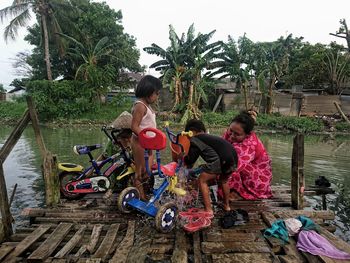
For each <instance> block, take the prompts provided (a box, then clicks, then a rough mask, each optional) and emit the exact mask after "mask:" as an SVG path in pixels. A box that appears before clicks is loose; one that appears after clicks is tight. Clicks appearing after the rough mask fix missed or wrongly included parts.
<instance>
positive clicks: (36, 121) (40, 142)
mask: <svg viewBox="0 0 350 263" xmlns="http://www.w3.org/2000/svg"><path fill="white" fill-rule="evenodd" d="M26 99H27V105H28V110H29V115H30V119H31V121H32V125H33V129H34V134H35V139H36V142H37V144H38V145H39V149H40V152H41V157H42V158H44V157H45V154H46V147H45V143H44V139H43V137H42V135H41V132H40V127H39V119H38V114H37V113H36V110H35V105H34V103H33V100H32V98H31V97H29V96H28V97H26Z"/></svg>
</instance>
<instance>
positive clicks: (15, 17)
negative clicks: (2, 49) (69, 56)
mask: <svg viewBox="0 0 350 263" xmlns="http://www.w3.org/2000/svg"><path fill="white" fill-rule="evenodd" d="M68 7H69V2H68V1H67V0H15V1H14V2H13V3H12V5H10V6H8V7H5V8H4V9H2V10H0V19H1V22H2V23H3V22H4V19H5V18H7V17H10V18H12V20H11V21H10V23H9V25H8V26H6V28H5V31H4V37H5V40H6V41H7V40H8V39H9V38H11V39H13V40H14V39H15V38H16V36H17V31H18V29H19V28H20V27H23V26H25V25H27V23H28V22H29V21H30V19H31V15H30V11H31V10H32V11H34V13H35V14H36V15H37V18H38V23H39V24H40V29H41V38H42V39H43V40H44V54H45V56H44V57H45V64H46V73H47V79H48V80H52V72H51V64H50V51H49V31H51V32H52V33H53V34H55V33H56V32H59V31H60V26H59V24H58V22H57V18H56V14H57V12H60V13H63V12H64V11H65V10H67V8H68ZM70 9H71V8H70ZM49 27H50V28H49Z"/></svg>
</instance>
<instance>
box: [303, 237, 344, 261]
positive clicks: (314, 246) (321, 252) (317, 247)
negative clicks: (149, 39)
mask: <svg viewBox="0 0 350 263" xmlns="http://www.w3.org/2000/svg"><path fill="white" fill-rule="evenodd" d="M297 248H298V249H299V250H301V251H304V252H308V253H310V254H312V255H316V256H326V257H330V258H334V259H350V254H348V253H346V252H344V251H341V250H339V249H337V248H336V247H334V246H333V245H332V244H331V243H329V241H328V240H327V239H326V238H324V237H323V236H321V235H320V234H318V233H317V232H316V231H314V230H310V231H305V230H302V231H300V233H299V235H298V243H297Z"/></svg>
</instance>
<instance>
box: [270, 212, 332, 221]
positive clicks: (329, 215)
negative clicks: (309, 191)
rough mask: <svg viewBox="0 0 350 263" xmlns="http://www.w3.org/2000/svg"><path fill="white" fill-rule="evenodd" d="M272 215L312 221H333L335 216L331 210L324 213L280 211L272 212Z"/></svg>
mask: <svg viewBox="0 0 350 263" xmlns="http://www.w3.org/2000/svg"><path fill="white" fill-rule="evenodd" d="M273 214H274V215H277V216H278V217H280V218H285V219H287V218H294V217H298V216H301V215H303V216H307V217H310V218H312V219H316V218H318V219H323V220H334V218H335V214H334V212H333V211H331V210H325V211H310V210H290V211H286V210H281V211H274V212H273Z"/></svg>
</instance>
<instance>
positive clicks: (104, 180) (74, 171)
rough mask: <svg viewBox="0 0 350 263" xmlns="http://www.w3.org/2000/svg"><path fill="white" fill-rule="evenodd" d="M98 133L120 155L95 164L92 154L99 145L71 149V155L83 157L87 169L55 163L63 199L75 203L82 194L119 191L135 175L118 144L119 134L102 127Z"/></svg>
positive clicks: (124, 151) (127, 156)
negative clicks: (87, 160)
mask: <svg viewBox="0 0 350 263" xmlns="http://www.w3.org/2000/svg"><path fill="white" fill-rule="evenodd" d="M102 131H103V132H104V133H105V135H106V136H107V137H108V138H109V139H110V140H111V142H112V143H113V144H115V145H118V146H119V147H120V149H121V151H120V152H119V153H117V154H114V155H112V156H109V157H106V158H104V159H102V160H99V161H97V160H95V159H94V158H93V156H92V151H94V150H96V149H100V148H101V147H102V146H101V145H100V144H94V145H89V146H88V145H75V146H74V147H73V151H74V152H75V153H76V154H78V155H87V156H88V157H89V159H90V163H91V166H89V167H87V168H86V169H84V167H83V166H81V165H78V164H73V163H59V164H58V168H59V169H60V170H61V172H60V173H59V180H60V191H61V195H62V196H63V197H64V198H66V199H71V200H72V199H79V198H81V197H83V196H84V195H85V194H89V193H99V192H105V191H107V190H108V189H109V188H113V189H114V190H119V191H121V190H122V189H125V188H126V187H127V186H128V185H129V184H130V179H131V177H132V176H133V175H134V174H135V170H134V164H133V160H132V157H131V154H130V152H129V151H128V149H127V148H126V147H124V146H123V144H122V143H120V141H119V140H118V135H119V133H120V132H121V130H112V131H111V132H110V133H109V132H108V130H107V128H106V127H105V126H104V127H102Z"/></svg>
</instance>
